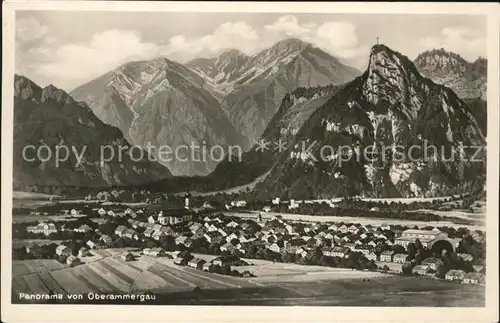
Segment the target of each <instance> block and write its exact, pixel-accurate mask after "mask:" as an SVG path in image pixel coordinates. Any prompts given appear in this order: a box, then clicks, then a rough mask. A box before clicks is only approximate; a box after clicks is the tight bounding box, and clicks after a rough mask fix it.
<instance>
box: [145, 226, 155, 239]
mask: <svg viewBox="0 0 500 323" xmlns="http://www.w3.org/2000/svg"><path fill="white" fill-rule="evenodd" d="M153 233H154V230H153V228H147V229H146V230H144V233H143V234H144V236H145V237H148V238H151V236H152V235H153Z"/></svg>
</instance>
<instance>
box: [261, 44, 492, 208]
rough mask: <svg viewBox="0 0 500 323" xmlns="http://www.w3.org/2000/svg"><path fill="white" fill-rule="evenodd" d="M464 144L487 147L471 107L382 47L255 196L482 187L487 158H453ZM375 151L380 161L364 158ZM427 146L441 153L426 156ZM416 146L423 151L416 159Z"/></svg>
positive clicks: (397, 193)
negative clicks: (453, 153) (383, 150)
mask: <svg viewBox="0 0 500 323" xmlns="http://www.w3.org/2000/svg"><path fill="white" fill-rule="evenodd" d="M311 145H312V146H311ZM425 145H427V146H425ZM461 145H463V146H465V147H471V146H484V145H485V135H484V134H483V132H482V130H481V127H480V126H479V124H478V122H477V121H476V119H475V117H474V115H473V113H472V112H471V111H470V108H469V106H468V105H467V104H466V103H464V101H462V100H461V99H460V98H458V96H457V95H456V94H455V93H454V92H453V91H452V90H451V89H449V88H447V87H445V86H442V85H440V84H436V83H434V82H433V81H432V80H430V79H428V78H425V77H423V76H422V75H420V73H419V71H418V70H417V68H416V67H415V65H414V64H413V63H412V62H411V61H410V60H409V59H408V58H407V57H406V56H404V55H402V54H400V53H398V52H395V51H393V50H391V49H390V48H388V47H386V46H384V45H376V46H374V47H373V48H372V50H371V53H370V58H369V66H368V69H367V70H366V71H365V72H364V73H363V74H362V75H361V76H360V77H358V78H356V79H355V80H354V81H352V82H350V83H349V84H347V85H346V86H345V87H343V88H342V89H341V90H339V91H337V93H336V94H335V95H333V96H332V97H331V98H329V99H328V100H327V101H326V102H325V104H323V105H322V106H321V107H319V108H317V109H316V110H315V111H314V112H313V113H312V115H311V116H310V117H309V118H308V119H307V121H306V122H305V123H304V124H303V125H302V127H301V128H300V130H299V132H298V133H297V134H296V135H295V136H294V138H293V144H292V149H289V150H287V151H286V152H284V153H282V154H281V155H280V157H279V159H278V161H277V162H276V163H275V166H274V167H273V169H272V170H271V172H270V173H269V174H268V175H267V176H266V178H265V180H264V181H263V182H262V183H260V184H257V186H256V189H255V195H256V196H257V197H258V198H269V197H272V196H283V197H290V196H293V197H295V198H312V197H315V198H321V197H325V198H326V197H331V196H355V195H367V196H377V197H408V196H416V197H422V196H440V195H445V194H451V193H453V192H455V191H457V190H467V189H471V188H472V187H482V185H483V184H484V180H485V171H486V169H485V167H486V164H485V161H484V158H485V152H484V151H481V152H480V153H479V154H478V156H475V157H478V159H479V161H477V162H476V161H471V160H470V157H471V156H472V153H474V151H470V150H466V151H465V152H464V153H463V155H462V156H464V157H469V158H459V157H456V156H459V155H455V158H450V156H452V155H451V153H452V151H454V152H457V151H460V147H461ZM369 146H371V147H378V148H379V150H378V155H376V154H375V157H374V154H366V153H363V152H365V148H366V147H369ZM428 146H434V147H436V148H437V152H436V154H435V155H434V154H432V155H431V156H429V155H427V156H426V155H425V154H424V152H423V151H425V149H426V148H424V147H428ZM304 147H306V149H305V150H304ZM309 147H312V148H311V149H308V148H309ZM324 147H326V148H328V149H324ZM341 147H343V148H341ZM346 147H347V148H348V149H345V148H346ZM383 147H386V148H387V151H388V153H386V154H385V155H384V156H385V157H383V156H382V155H381V151H382V150H381V148H383ZM410 147H420V150H419V151H420V152H419V153H416V154H415V153H412V154H411V155H410V154H409V153H408V149H409V148H410ZM399 148H403V151H401V152H399V153H398V149H399ZM431 152H432V151H431ZM370 156H371V157H370ZM396 157H397V158H396Z"/></svg>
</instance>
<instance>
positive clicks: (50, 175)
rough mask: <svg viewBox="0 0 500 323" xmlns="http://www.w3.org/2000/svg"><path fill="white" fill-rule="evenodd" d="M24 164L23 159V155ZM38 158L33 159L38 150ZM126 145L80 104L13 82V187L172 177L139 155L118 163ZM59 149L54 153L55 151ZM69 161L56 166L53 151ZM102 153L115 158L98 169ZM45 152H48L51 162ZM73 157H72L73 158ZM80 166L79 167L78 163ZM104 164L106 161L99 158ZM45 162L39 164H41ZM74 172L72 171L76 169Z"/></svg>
mask: <svg viewBox="0 0 500 323" xmlns="http://www.w3.org/2000/svg"><path fill="white" fill-rule="evenodd" d="M30 145H32V146H33V149H30V150H27V151H25V153H26V156H27V158H29V159H33V158H34V160H33V161H28V160H26V159H25V158H23V149H24V148H25V147H28V146H30ZM42 145H46V146H47V147H48V148H44V150H41V152H42V153H43V154H41V155H40V156H41V157H42V158H35V157H36V151H35V149H37V148H38V147H40V146H42ZM127 146H129V143H128V142H127V141H126V140H125V138H124V137H123V135H122V133H121V131H120V130H119V129H117V128H115V127H113V126H110V125H107V124H104V123H103V122H102V121H101V120H99V119H98V118H97V117H96V116H95V115H94V113H93V112H92V110H90V109H89V107H88V106H87V105H86V104H85V103H82V102H77V101H75V100H74V99H73V98H72V97H71V96H70V95H68V94H67V93H66V92H64V91H63V90H61V89H58V88H56V87H54V86H52V85H49V86H47V87H45V88H43V89H42V88H41V87H39V86H38V85H36V84H35V83H33V82H32V81H31V80H29V79H28V78H25V77H23V76H18V75H16V76H15V82H14V146H13V147H14V187H15V188H16V187H20V188H22V187H25V186H29V185H35V186H36V185H54V186H94V187H103V186H109V185H136V184H143V183H147V182H150V181H153V180H157V179H161V178H167V177H169V176H171V174H170V172H169V171H168V169H166V168H165V167H163V166H161V165H159V164H157V163H154V162H151V161H149V160H148V157H147V155H146V154H145V153H144V152H143V158H139V157H140V154H138V153H137V152H136V153H137V155H134V156H135V157H134V158H135V159H137V161H135V160H134V159H132V158H130V156H129V155H128V153H126V150H123V154H122V157H121V158H119V157H118V150H119V148H120V147H127ZM57 147H59V148H57ZM61 147H67V148H68V150H69V151H68V153H69V154H68V159H67V160H65V161H62V160H61V162H60V164H59V165H57V164H56V160H55V158H56V156H55V154H56V150H57V149H59V151H60V157H61V158H64V157H65V156H66V152H65V151H64V150H62V149H63V148H61ZM101 147H109V148H105V149H106V152H110V151H111V150H113V151H114V152H115V153H116V155H115V158H112V159H111V160H110V161H104V162H102V163H101ZM47 149H50V151H51V154H52V155H51V156H50V155H48V153H47ZM75 152H76V154H75ZM76 155H78V156H81V157H82V158H81V162H80V164H79V165H78V158H77V157H76ZM104 157H105V158H108V157H111V155H109V154H108V155H106V156H104ZM42 159H43V160H45V159H47V160H45V161H43V160H42ZM75 166H76V167H75Z"/></svg>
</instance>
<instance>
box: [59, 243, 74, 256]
mask: <svg viewBox="0 0 500 323" xmlns="http://www.w3.org/2000/svg"><path fill="white" fill-rule="evenodd" d="M56 254H57V255H59V256H63V255H65V256H68V255H70V254H71V249H69V248H68V247H67V246H65V245H62V244H61V245H58V246H57V247H56Z"/></svg>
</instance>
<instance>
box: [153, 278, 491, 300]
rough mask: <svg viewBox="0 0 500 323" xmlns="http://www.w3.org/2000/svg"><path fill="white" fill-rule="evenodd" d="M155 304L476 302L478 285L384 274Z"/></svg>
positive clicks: (180, 296)
mask: <svg viewBox="0 0 500 323" xmlns="http://www.w3.org/2000/svg"><path fill="white" fill-rule="evenodd" d="M157 303H158V304H172V305H174V304H175V305H177V304H178V305H180V304H192V305H253V306H256V305H264V306H286V305H292V306H401V307H405V306H408V307H410V306H411V307H413V306H418V307H481V306H484V305H485V289H484V287H483V286H471V285H462V284H458V283H452V282H447V281H439V280H434V279H427V278H418V277H402V276H386V277H377V278H370V279H365V280H362V279H339V280H327V281H314V282H282V283H275V284H269V285H268V284H266V285H265V286H264V287H260V288H242V289H232V290H228V291H227V292H225V293H216V292H212V291H201V292H198V293H195V292H193V291H191V292H180V293H172V294H162V295H159V297H158V300H157Z"/></svg>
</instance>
